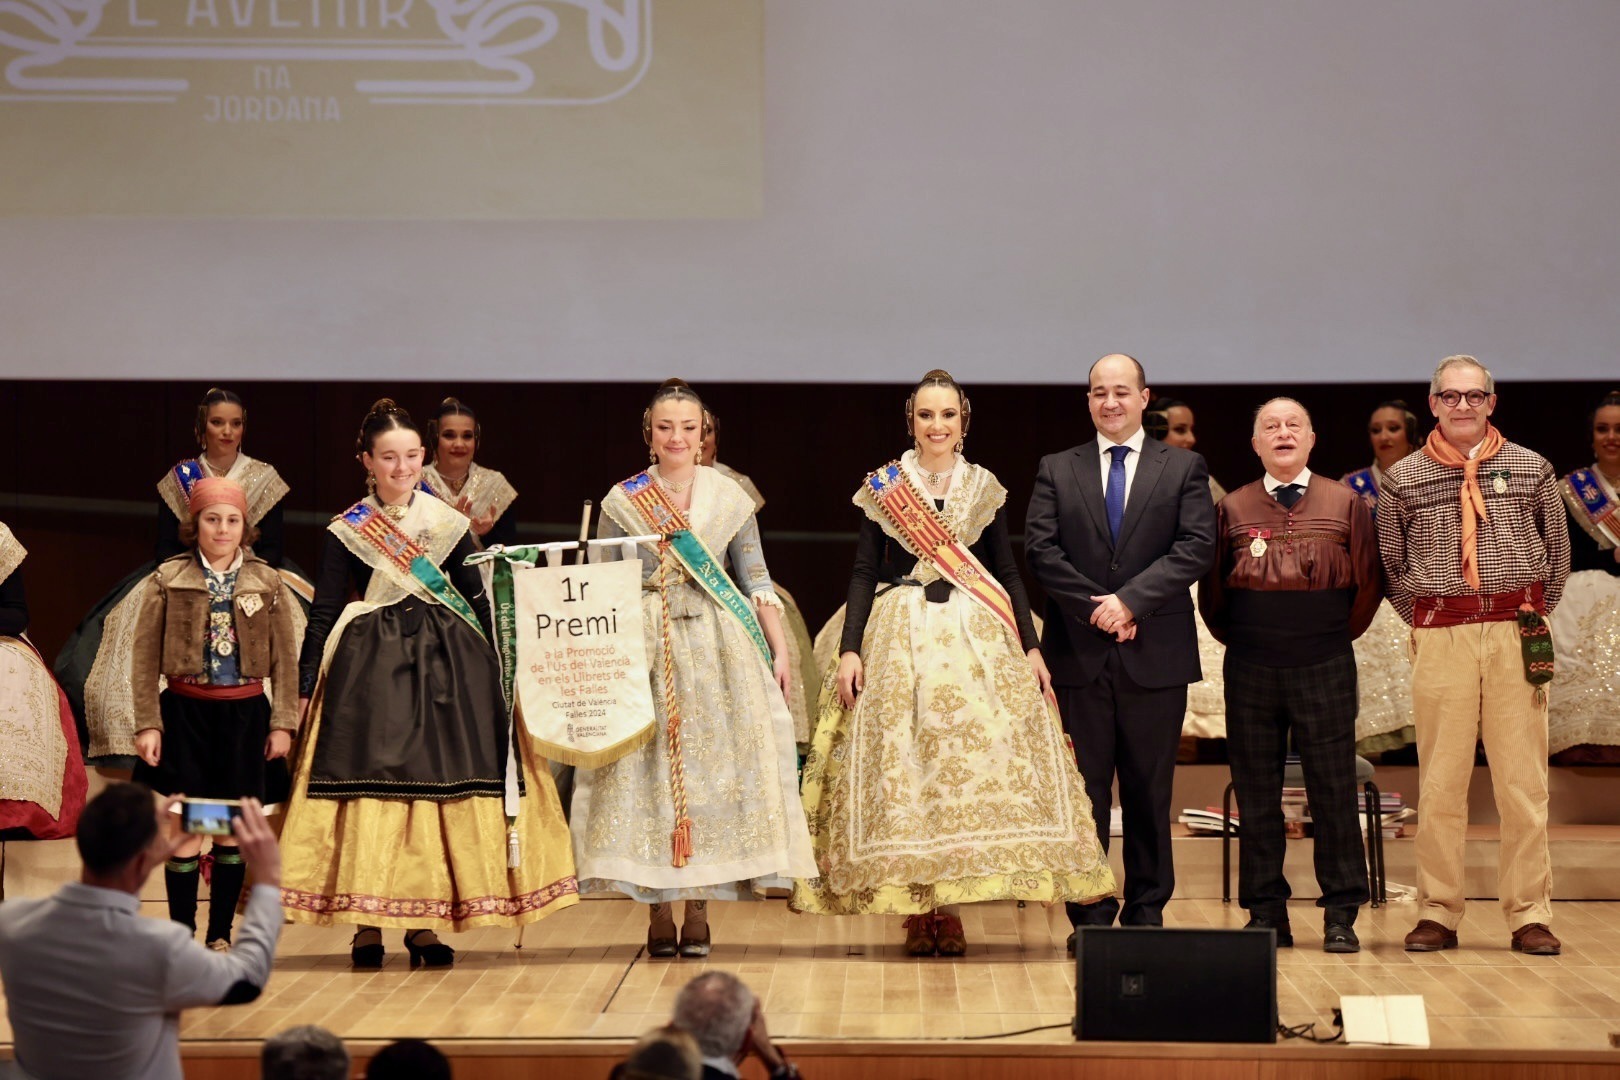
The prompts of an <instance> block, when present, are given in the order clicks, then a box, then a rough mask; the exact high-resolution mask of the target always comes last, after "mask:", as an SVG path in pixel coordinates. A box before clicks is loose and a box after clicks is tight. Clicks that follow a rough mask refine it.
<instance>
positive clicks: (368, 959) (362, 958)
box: [349, 926, 383, 971]
mask: <svg viewBox="0 0 1620 1080" xmlns="http://www.w3.org/2000/svg"><path fill="white" fill-rule="evenodd" d="M349 963H350V964H351V965H353V966H354V967H356V968H360V969H363V970H367V971H374V970H376V969H377V968H380V967H382V965H383V940H382V931H381V930H379V929H377V928H376V927H375V926H363V927H361V928H360V929H359V930H357V931H355V935H354V938H353V939H352V940H351V941H350V942H349Z"/></svg>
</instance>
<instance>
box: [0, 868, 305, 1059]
mask: <svg viewBox="0 0 1620 1080" xmlns="http://www.w3.org/2000/svg"><path fill="white" fill-rule="evenodd" d="M140 912H141V902H140V900H139V898H137V897H135V896H132V895H131V894H129V893H126V892H120V891H118V890H116V889H102V888H97V887H96V886H94V885H85V884H82V883H80V882H76V881H75V882H70V883H68V884H66V885H63V886H62V887H61V888H60V889H58V890H57V891H56V893H55V894H54V895H52V896H48V897H45V898H43V899H38V900H7V901H6V902H5V904H3V905H0V979H3V980H4V982H5V988H6V1004H7V1006H8V1008H9V1010H10V1013H11V1029H12V1034H13V1038H14V1040H15V1047H16V1064H17V1066H19V1068H18V1069H17V1070H16V1072H15V1073H13V1074H8V1075H21V1076H25V1077H29V1078H32V1080H87V1078H89V1077H108V1078H111V1077H118V1078H120V1080H183V1075H182V1072H181V1068H180V1010H181V1009H185V1008H193V1007H198V1006H204V1005H219V1004H222V1003H223V1002H224V1000H225V996H226V994H228V993H230V991H231V990H232V988H233V987H236V986H237V984H238V983H246V984H248V985H249V986H251V987H255V988H257V989H258V990H262V989H263V988H264V985H265V983H266V982H267V981H268V980H269V978H270V960H271V958H272V956H274V954H275V951H276V939H277V938H278V937H280V936H281V890H280V889H278V888H276V887H275V886H273V885H255V886H254V887H253V889H252V890H251V892H249V894H248V903H247V915H246V917H245V918H244V919H243V920H242V925H241V927H240V929H239V930H238V931H237V934H236V943H235V944H234V945H233V946H232V947H231V951H230V952H225V953H220V952H213V951H212V950H210V949H208V948H205V947H204V946H202V945H200V944H198V943H197V940H196V939H195V938H194V937H192V936H191V933H190V932H189V931H187V929H186V928H185V927H184V926H181V925H180V924H179V923H177V922H171V921H170V920H168V919H151V918H145V917H143V916H142V915H141V913H140ZM255 996H256V995H255Z"/></svg>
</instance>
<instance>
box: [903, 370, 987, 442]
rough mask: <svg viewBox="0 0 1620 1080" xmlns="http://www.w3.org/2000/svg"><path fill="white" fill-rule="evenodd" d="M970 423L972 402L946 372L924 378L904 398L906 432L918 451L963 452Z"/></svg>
mask: <svg viewBox="0 0 1620 1080" xmlns="http://www.w3.org/2000/svg"><path fill="white" fill-rule="evenodd" d="M972 421H973V403H972V402H970V401H968V396H967V392H966V391H965V390H963V389H962V384H961V383H958V382H957V381H956V380H955V379H954V378H952V377H951V373H950V372H948V371H942V370H941V369H939V368H935V369H934V370H933V371H930V372H929V373H928V374H926V375H924V376H923V377H922V379H921V380H920V381H918V383H917V385H916V386H915V387H913V388H912V390H911V394H910V396H909V397H907V398H906V431H907V433H908V434H910V435H911V438H912V441H913V442H914V443H916V446H917V452H918V453H919V454H920V453H924V452H927V451H930V450H933V451H945V450H954V451H955V452H956V453H958V454H960V453H961V452H962V439H963V437H964V436H966V435H967V433H968V427H969V425H970V424H971V423H972Z"/></svg>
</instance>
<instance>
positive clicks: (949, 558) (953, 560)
mask: <svg viewBox="0 0 1620 1080" xmlns="http://www.w3.org/2000/svg"><path fill="white" fill-rule="evenodd" d="M866 483H867V486H868V487H869V488H870V489H871V491H872V495H873V497H874V498H875V499H876V500H877V504H878V506H879V507H881V508H882V509H883V513H884V514H885V515H886V516H887V517H888V519H889V521H890V522H891V523H893V525H894V527H895V528H896V529H897V530H899V532H900V535H901V537H902V539H904V540H905V542H906V544H907V545H908V546H909V547H910V548H911V549H912V552H913V554H915V555H917V556H918V557H919V558H923V559H927V560H928V561H929V562H931V563H932V564H933V565H934V568H935V569H937V570H938V571H939V573H940V576H941V577H943V578H944V579H945V580H946V581H949V582H950V583H951V584H952V585H955V586H956V587H957V588H958V589H961V590H962V591H963V592H965V593H966V594H967V595H968V596H970V597H972V598H973V599H974V600H976V601H977V602H978V603H979V604H980V605H981V606H983V607H984V608H985V609H986V610H987V611H989V612H990V614H992V615H994V616H995V617H996V618H998V619H1000V620H1001V621H1002V622H1003V623H1005V624H1006V626H1007V629H1009V630H1011V631H1012V633H1013V637H1014V638H1017V637H1018V618H1017V616H1016V615H1014V614H1013V606H1012V598H1011V597H1009V596H1008V595H1007V590H1006V589H1004V588H1002V586H1001V582H999V581H997V580H996V579H995V578H994V577H992V576H991V574H990V571H988V570H986V569H985V568H984V566H983V565H982V564H980V562H979V560H978V559H976V558H974V557H973V553H972V552H971V551H969V550H968V549H967V546H966V545H965V544H963V543H962V542H961V541H960V540H958V539H957V538H956V537H954V536H952V535H951V531H950V530H949V529H948V528H946V527H945V523H944V522H943V521H941V520H940V517H939V514H938V513H936V512H935V510H934V508H933V507H932V506H930V505H928V503H927V502H926V501H924V499H923V497H922V496H921V494H919V493H918V491H917V489H916V488H915V487H913V486H912V485H911V484H910V483H909V482H908V481H907V480H906V475H905V473H904V471H903V470H902V469H901V468H900V463H899V462H897V461H891V462H890V463H889V464H887V465H885V466H883V468H881V469H878V470H877V471H876V472H874V473H871V474H870V475H868V476H867V478H866Z"/></svg>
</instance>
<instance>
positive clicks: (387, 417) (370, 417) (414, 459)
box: [354, 398, 425, 503]
mask: <svg viewBox="0 0 1620 1080" xmlns="http://www.w3.org/2000/svg"><path fill="white" fill-rule="evenodd" d="M354 449H355V453H356V454H357V455H358V456H359V458H360V464H361V465H364V466H365V469H366V482H367V483H368V484H369V485H370V486H371V487H372V489H373V490H375V491H376V493H377V497H378V498H379V499H381V500H382V501H383V502H385V503H398V502H402V501H404V500H405V499H406V498H408V497H409V496H410V493H411V491H412V489H414V488H415V487H416V485H417V483H418V481H420V480H421V479H422V457H423V454H424V452H425V451H424V449H423V446H422V429H421V428H419V427H417V426H416V421H415V420H413V419H411V414H410V413H408V412H406V411H405V410H404V409H402V408H400V407H399V406H398V405H396V404H394V400H393V399H392V398H379V399H378V400H377V401H376V402H375V403H374V404H373V405H372V406H371V411H370V412H368V413H366V418H365V419H364V420H362V421H361V422H360V435H359V437H358V438H356V439H355V444H354Z"/></svg>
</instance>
